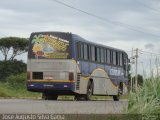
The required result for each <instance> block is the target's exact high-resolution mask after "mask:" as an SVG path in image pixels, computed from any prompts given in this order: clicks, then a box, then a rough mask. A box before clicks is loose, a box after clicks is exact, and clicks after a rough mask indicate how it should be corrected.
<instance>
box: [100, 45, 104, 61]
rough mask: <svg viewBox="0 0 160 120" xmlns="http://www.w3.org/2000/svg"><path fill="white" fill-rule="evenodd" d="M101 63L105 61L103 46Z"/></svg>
mask: <svg viewBox="0 0 160 120" xmlns="http://www.w3.org/2000/svg"><path fill="white" fill-rule="evenodd" d="M100 52H101V54H100V55H101V63H104V50H103V49H102V48H101V51H100Z"/></svg>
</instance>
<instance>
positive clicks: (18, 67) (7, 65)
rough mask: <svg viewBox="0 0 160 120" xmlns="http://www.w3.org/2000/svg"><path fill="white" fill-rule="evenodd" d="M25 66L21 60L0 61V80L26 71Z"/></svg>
mask: <svg viewBox="0 0 160 120" xmlns="http://www.w3.org/2000/svg"><path fill="white" fill-rule="evenodd" d="M26 70H27V66H26V64H25V63H23V62H22V61H17V60H13V61H0V81H3V82H5V80H6V77H8V76H10V75H17V74H21V73H23V72H26Z"/></svg>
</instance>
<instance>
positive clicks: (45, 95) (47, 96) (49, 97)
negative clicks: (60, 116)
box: [42, 92, 58, 100]
mask: <svg viewBox="0 0 160 120" xmlns="http://www.w3.org/2000/svg"><path fill="white" fill-rule="evenodd" d="M57 98H58V95H52V94H49V93H45V92H44V93H42V99H43V100H57Z"/></svg>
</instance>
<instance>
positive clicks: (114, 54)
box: [112, 51, 116, 65]
mask: <svg viewBox="0 0 160 120" xmlns="http://www.w3.org/2000/svg"><path fill="white" fill-rule="evenodd" d="M112 61H113V65H116V52H115V51H113V56H112Z"/></svg>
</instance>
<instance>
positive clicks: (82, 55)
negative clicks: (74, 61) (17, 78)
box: [80, 44, 84, 59]
mask: <svg viewBox="0 0 160 120" xmlns="http://www.w3.org/2000/svg"><path fill="white" fill-rule="evenodd" d="M80 54H81V55H80V56H81V59H83V58H84V53H83V44H81V52H80Z"/></svg>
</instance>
